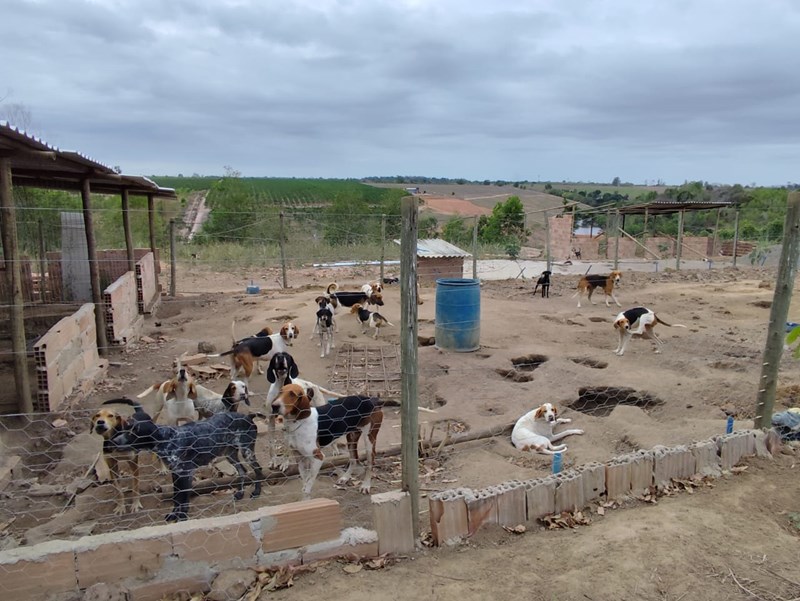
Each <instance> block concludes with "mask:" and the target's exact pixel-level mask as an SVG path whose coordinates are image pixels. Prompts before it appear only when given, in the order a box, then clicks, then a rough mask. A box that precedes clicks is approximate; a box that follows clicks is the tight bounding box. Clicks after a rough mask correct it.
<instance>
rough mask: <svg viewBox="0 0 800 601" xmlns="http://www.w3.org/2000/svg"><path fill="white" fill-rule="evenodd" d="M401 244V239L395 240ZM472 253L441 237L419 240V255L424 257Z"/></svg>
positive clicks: (439, 257)
mask: <svg viewBox="0 0 800 601" xmlns="http://www.w3.org/2000/svg"><path fill="white" fill-rule="evenodd" d="M395 243H396V244H400V240H395ZM471 256H472V254H471V253H468V252H467V251H465V250H462V249H460V248H458V247H457V246H455V245H454V244H450V243H449V242H447V241H446V240H442V239H440V238H425V239H423V240H417V257H419V258H423V259H444V258H452V257H462V258H464V257H471Z"/></svg>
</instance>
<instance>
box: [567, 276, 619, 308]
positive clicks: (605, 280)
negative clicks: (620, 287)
mask: <svg viewBox="0 0 800 601" xmlns="http://www.w3.org/2000/svg"><path fill="white" fill-rule="evenodd" d="M621 277H622V272H621V271H616V270H615V271H612V272H611V273H609V274H608V275H588V274H587V275H584V276H581V279H580V280H578V291H577V292H576V293H575V294H573V295H572V298H575V297H576V296H577V297H578V308H580V306H581V297H582V296H583V295H584V294H587V296H588V298H589V302H590V303H592V304H594V302H593V301H592V294H593V293H594V289H595V288H602V289H603V292H604V293H605V295H606V307H608V306H609V304H608V297H609V296H610V297H611V298H612V299H613V300H614V302H615V303H617V306H618V307H621V306H622V305H620V304H619V301H618V300H617V297H616V296H614V286H615V285H616V284H619V280H620V278H621Z"/></svg>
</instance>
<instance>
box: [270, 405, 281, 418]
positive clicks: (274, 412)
mask: <svg viewBox="0 0 800 601" xmlns="http://www.w3.org/2000/svg"><path fill="white" fill-rule="evenodd" d="M280 412H281V405H280V403H272V415H279V414H280Z"/></svg>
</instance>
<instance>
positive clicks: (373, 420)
mask: <svg viewBox="0 0 800 601" xmlns="http://www.w3.org/2000/svg"><path fill="white" fill-rule="evenodd" d="M381 406H382V403H381V402H380V400H379V399H377V398H372V397H368V396H361V395H354V396H346V397H341V398H338V399H334V400H333V401H331V402H329V403H326V404H325V405H323V406H321V407H314V406H313V404H312V402H311V399H310V398H309V397H308V395H307V394H306V391H305V389H304V388H303V387H302V386H300V385H299V384H296V383H292V384H287V385H286V386H284V387H283V388H281V391H280V394H279V395H278V398H276V399H275V401H273V403H272V413H273V414H274V415H281V416H283V420H284V422H283V424H284V425H283V429H284V433H285V436H286V442H287V444H288V446H289V448H290V449H291V450H292V452H293V454H294V456H295V458H296V460H297V470H298V472H299V473H300V479H301V480H302V482H303V497H304V498H306V499H308V498H310V497H311V489H312V487H313V486H314V481H315V480H316V478H317V474H319V470H320V468H321V467H322V462H323V459H324V455H323V454H322V447H325V446H327V445H329V444H331V443H332V442H333V441H335V440H336V439H337V438H339V437H340V436H347V448H348V451H349V452H350V462H349V464H348V466H347V471H345V473H344V474H342V476H341V477H340V478H339V482H338V483H339V484H340V485H343V484H346V483H347V482H349V481H350V479H351V478H352V475H353V468H354V467H355V465H356V463H357V462H358V441H359V439H360V438H361V435H362V434H364V435H365V436H366V446H367V461H366V463H367V465H366V471H365V474H364V479H363V480H362V482H361V492H362V493H365V494H369V492H370V489H371V488H372V470H373V464H374V462H375V445H376V441H377V438H378V432H379V431H380V428H381V424H382V423H383V411H382V410H381Z"/></svg>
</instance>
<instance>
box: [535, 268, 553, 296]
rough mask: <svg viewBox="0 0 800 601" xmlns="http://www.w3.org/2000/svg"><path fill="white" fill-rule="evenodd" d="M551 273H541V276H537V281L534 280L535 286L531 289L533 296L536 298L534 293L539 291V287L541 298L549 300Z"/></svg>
mask: <svg viewBox="0 0 800 601" xmlns="http://www.w3.org/2000/svg"><path fill="white" fill-rule="evenodd" d="M552 273H553V272H552V271H543V272H542V275H540V276H539V279H538V280H536V286H535V287H534V289H533V295H534V296H536V291H537V290H538V289H539V286H541V287H542V298H550V275H551V274H552Z"/></svg>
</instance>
